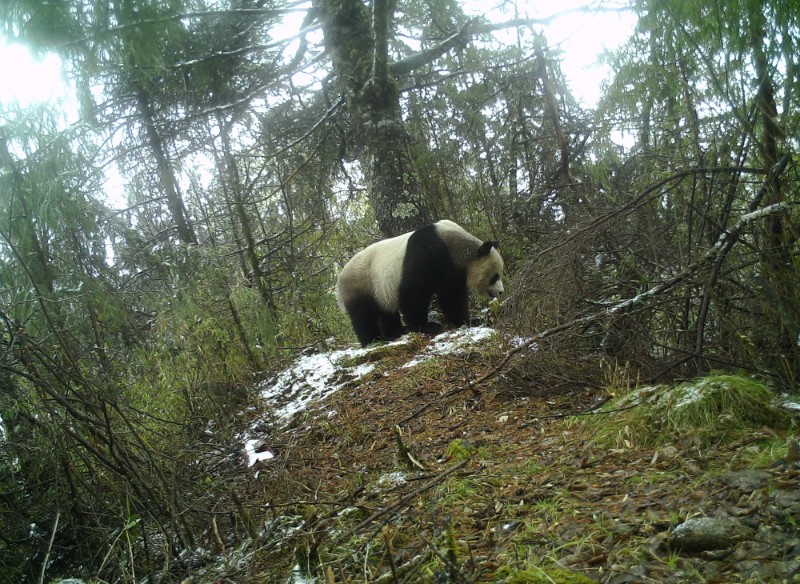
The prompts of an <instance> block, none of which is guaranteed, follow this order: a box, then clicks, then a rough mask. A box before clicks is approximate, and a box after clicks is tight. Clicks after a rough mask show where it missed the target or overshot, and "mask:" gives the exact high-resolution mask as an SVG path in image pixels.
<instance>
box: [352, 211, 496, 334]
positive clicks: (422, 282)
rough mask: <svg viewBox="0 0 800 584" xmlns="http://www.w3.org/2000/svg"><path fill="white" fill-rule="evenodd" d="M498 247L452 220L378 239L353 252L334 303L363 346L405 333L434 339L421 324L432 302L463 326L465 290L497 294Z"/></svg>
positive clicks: (429, 329) (427, 325) (434, 329)
mask: <svg viewBox="0 0 800 584" xmlns="http://www.w3.org/2000/svg"><path fill="white" fill-rule="evenodd" d="M502 273H503V258H502V257H501V256H500V252H498V251H497V242H495V241H486V242H482V241H481V240H480V239H478V238H477V237H475V236H474V235H471V234H470V233H468V232H467V231H466V230H464V229H463V228H462V227H460V226H459V225H457V224H455V223H453V222H452V221H447V220H443V221H439V222H438V223H433V224H432V225H426V226H425V227H422V228H420V229H417V230H416V231H412V232H410V233H405V234H403V235H399V236H397V237H393V238H391V239H384V240H383V241H379V242H377V243H374V244H372V245H370V246H369V247H367V248H366V249H364V250H362V251H360V252H359V253H357V254H356V255H355V256H354V257H353V259H351V260H350V261H349V262H347V264H346V265H345V267H344V268H343V269H342V271H341V273H340V274H339V279H338V281H337V282H336V299H337V301H338V303H339V307H340V308H341V309H342V310H343V311H345V312H346V313H347V314H348V316H349V317H350V322H351V323H352V324H353V330H355V333H356V336H357V337H358V340H359V341H360V342H361V344H362V345H368V344H369V343H371V342H373V341H376V340H384V341H386V340H392V339H396V338H397V337H399V336H400V335H402V334H403V333H404V332H405V329H404V328H403V324H402V322H401V320H400V315H401V314H402V315H403V318H404V319H405V322H406V326H407V327H408V330H412V331H421V332H426V333H432V332H438V330H439V328H440V327H439V325H437V324H436V323H430V322H428V308H429V306H430V302H431V298H432V297H433V296H434V295H436V297H437V300H438V303H439V308H440V309H441V311H442V313H443V314H444V316H445V318H446V319H447V320H448V322H449V323H450V324H451V325H453V326H461V325H463V324H466V323H467V322H468V321H469V309H468V295H467V288H471V289H473V290H474V291H475V292H478V293H479V294H484V295H486V296H490V297H492V298H494V297H497V296H499V295H500V294H501V293H502V292H503V282H502V280H501V276H502Z"/></svg>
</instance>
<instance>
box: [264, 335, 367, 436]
mask: <svg viewBox="0 0 800 584" xmlns="http://www.w3.org/2000/svg"><path fill="white" fill-rule="evenodd" d="M371 350H372V349H370V348H362V349H344V350H341V351H333V352H330V353H319V354H316V355H303V356H302V357H300V358H299V359H298V360H297V361H295V363H294V365H292V366H291V367H290V368H288V369H286V370H285V371H283V372H282V373H281V374H280V375H278V376H277V377H276V378H275V379H273V380H271V381H269V382H267V383H266V384H263V385H262V386H261V387H260V388H259V389H261V398H262V399H263V400H264V401H265V402H266V403H267V404H268V405H270V406H272V413H273V415H275V417H276V418H278V420H279V421H281V422H283V423H287V422H288V421H289V420H290V419H291V418H292V416H294V415H295V414H296V413H297V412H301V411H303V410H305V409H306V408H307V407H308V406H309V404H311V403H315V402H319V401H321V400H323V399H325V398H326V397H328V396H329V395H330V394H332V393H334V392H336V391H338V390H339V389H340V388H341V387H342V386H343V385H344V384H345V383H347V382H348V381H350V380H352V379H358V378H359V377H363V376H364V375H366V374H368V373H370V372H371V371H372V370H373V369H374V368H375V365H373V364H371V363H362V364H361V365H355V366H352V367H344V366H343V365H342V363H343V362H345V361H347V360H351V359H355V358H358V357H361V356H363V355H366V354H367V353H369V352H370V351H371Z"/></svg>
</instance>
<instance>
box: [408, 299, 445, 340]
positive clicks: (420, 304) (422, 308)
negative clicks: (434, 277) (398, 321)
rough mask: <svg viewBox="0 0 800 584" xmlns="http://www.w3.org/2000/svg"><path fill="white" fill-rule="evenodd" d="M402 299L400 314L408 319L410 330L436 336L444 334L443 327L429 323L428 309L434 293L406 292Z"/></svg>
mask: <svg viewBox="0 0 800 584" xmlns="http://www.w3.org/2000/svg"><path fill="white" fill-rule="evenodd" d="M405 292H406V293H405V294H402V295H401V298H400V312H402V313H403V317H404V318H405V319H406V325H408V330H410V331H413V332H419V333H424V334H426V335H436V334H439V333H440V332H442V326H441V325H440V324H439V323H436V322H428V309H429V308H430V305H431V299H432V298H433V292H429V291H425V290H405Z"/></svg>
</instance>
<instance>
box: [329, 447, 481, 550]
mask: <svg viewBox="0 0 800 584" xmlns="http://www.w3.org/2000/svg"><path fill="white" fill-rule="evenodd" d="M467 462H469V459H465V460H462V461H461V462H459V463H458V464H456V465H455V466H451V467H450V468H448V469H447V470H445V471H442V472H440V473H439V474H438V475H436V476H435V477H434V478H432V479H431V480H430V481H428V482H427V483H425V484H424V485H422V486H421V487H417V488H416V489H414V490H413V491H411V492H410V493H408V494H407V495H403V496H402V497H400V499H398V501H397V502H396V503H393V504H392V505H389V506H388V507H385V508H383V509H379V510H378V511H376V512H375V513H373V514H372V515H370V516H369V517H367V518H366V519H364V521H362V522H361V523H359V524H358V525H356V526H355V527H353V528H352V529H349V530H348V531H346V532H344V533H342V534H339V535H338V536H337V537H335V538H333V539H332V540H331V542H330V544H329V545H330V546H333V545H335V544H337V543H339V542H340V541H344V540H346V539H348V538H349V537H351V536H352V535H353V534H354V533H356V532H358V531H359V530H360V529H363V528H364V527H366V526H367V525H369V524H370V523H373V522H374V521H377V520H378V519H379V518H380V517H382V516H384V515H387V516H389V517H391V516H392V515H394V513H395V512H396V511H397V510H398V509H400V508H401V507H403V506H405V505H406V504H407V503H408V502H409V501H411V500H412V499H413V498H415V497H416V496H417V495H420V494H421V493H424V492H425V491H427V490H428V489H430V488H431V487H433V486H435V485H437V484H438V483H440V482H442V481H443V480H444V479H446V478H447V477H448V476H450V475H451V474H453V473H454V472H455V471H457V470H458V469H460V468H461V467H463V466H464V465H465V464H467ZM387 521H388V519H386V520H384V521H382V522H381V525H380V527H383V525H385V524H386V522H387ZM380 527H379V529H380ZM372 537H374V534H373V536H372ZM369 539H372V538H369ZM369 539H368V540H367V541H369Z"/></svg>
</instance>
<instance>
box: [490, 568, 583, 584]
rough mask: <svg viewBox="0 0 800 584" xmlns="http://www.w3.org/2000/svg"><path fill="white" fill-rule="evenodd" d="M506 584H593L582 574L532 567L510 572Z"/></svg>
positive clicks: (560, 569) (561, 569) (562, 569)
mask: <svg viewBox="0 0 800 584" xmlns="http://www.w3.org/2000/svg"><path fill="white" fill-rule="evenodd" d="M506 583H507V584H595V581H594V580H592V579H591V578H587V577H586V576H584V575H583V574H579V573H577V572H572V571H570V570H565V569H564V568H557V567H550V568H537V567H532V568H528V569H527V570H520V571H516V572H512V573H511V574H510V575H509V576H508V578H507V579H506Z"/></svg>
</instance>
